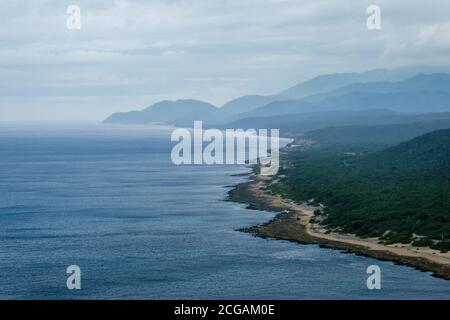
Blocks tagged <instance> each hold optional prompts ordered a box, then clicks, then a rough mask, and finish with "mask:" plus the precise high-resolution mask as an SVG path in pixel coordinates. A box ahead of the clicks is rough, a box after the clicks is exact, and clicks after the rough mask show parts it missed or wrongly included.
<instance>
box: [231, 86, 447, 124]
mask: <svg viewBox="0 0 450 320" xmlns="http://www.w3.org/2000/svg"><path fill="white" fill-rule="evenodd" d="M371 109H388V110H391V111H396V112H404V113H433V112H450V94H447V93H440V92H436V93H433V92H409V93H372V92H351V93H348V94H345V95H342V96H337V97H331V98H328V99H324V100H323V101H319V102H308V101H303V100H288V101H275V102H271V103H269V104H268V105H265V106H263V107H260V108H257V109H255V110H253V111H250V112H247V113H243V114H239V115H237V116H235V117H234V119H233V120H235V121H236V120H239V119H244V118H257V117H269V116H272V117H273V116H281V115H288V114H300V113H311V112H321V111H331V110H371Z"/></svg>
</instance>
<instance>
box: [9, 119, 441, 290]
mask: <svg viewBox="0 0 450 320" xmlns="http://www.w3.org/2000/svg"><path fill="white" fill-rule="evenodd" d="M170 133H171V129H170V128H164V127H132V126H106V125H101V124H95V123H83V124H81V123H64V124H58V125H55V124H51V123H40V124H31V123H28V124H25V123H24V124H19V123H1V124H0V299H449V298H450V281H447V280H443V279H439V278H435V277H432V276H431V274H430V273H427V272H421V271H418V270H416V269H414V268H411V267H407V266H401V265H396V264H394V263H391V262H387V261H378V260H375V259H371V258H367V257H363V256H357V255H354V254H348V253H344V252H340V251H337V250H331V249H324V248H320V247H318V246H316V245H300V244H297V243H291V242H288V241H280V240H271V239H261V238H257V237H254V236H252V235H251V234H247V233H242V232H239V231H237V229H239V228H243V227H249V226H252V225H255V224H259V223H262V222H265V221H267V220H269V219H270V218H272V217H273V216H274V214H273V213H268V212H262V211H256V210H249V209H246V208H245V206H244V205H241V204H236V203H232V202H228V201H225V200H226V196H227V192H228V191H229V190H230V189H231V187H232V186H233V185H235V184H237V183H240V182H243V181H245V180H246V179H247V178H246V177H244V176H239V174H241V173H245V172H248V171H249V170H250V169H249V168H248V167H247V166H245V165H222V166H207V165H196V166H194V165H192V166H176V165H174V164H172V162H171V158H170V151H171V148H172V146H173V145H174V143H172V142H171V141H170ZM70 265H77V266H79V267H80V269H81V290H69V289H67V286H66V280H67V277H68V275H67V274H66V269H67V267H68V266H70ZM370 265H378V266H379V267H380V268H381V286H382V287H381V290H369V289H367V286H366V280H367V277H368V275H367V274H366V269H367V267H368V266H370Z"/></svg>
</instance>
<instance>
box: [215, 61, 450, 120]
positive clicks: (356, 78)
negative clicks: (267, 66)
mask: <svg viewBox="0 0 450 320" xmlns="http://www.w3.org/2000/svg"><path fill="white" fill-rule="evenodd" d="M442 70H445V71H449V72H450V69H449V68H442V67H440V68H434V67H425V66H418V67H403V68H397V69H393V70H386V69H377V70H371V71H367V72H362V73H335V74H327V75H320V76H317V77H314V78H312V79H310V80H308V81H304V82H301V83H299V84H297V85H295V86H293V87H291V88H289V89H287V90H283V91H281V92H280V93H278V94H275V95H271V96H261V95H248V96H243V97H239V98H236V99H233V100H231V101H229V102H227V103H226V104H224V105H223V106H222V108H221V109H222V110H223V111H224V113H225V114H226V115H236V114H240V113H246V112H249V111H252V110H254V109H256V108H259V107H262V106H263V105H267V104H269V103H271V102H275V101H285V100H308V101H309V100H312V101H317V100H320V97H321V94H323V93H327V92H330V91H334V90H336V89H339V88H342V87H345V86H348V85H351V84H356V83H368V82H379V81H401V80H404V79H407V78H410V77H412V76H414V75H416V74H418V73H424V72H425V73H432V72H439V71H441V72H442Z"/></svg>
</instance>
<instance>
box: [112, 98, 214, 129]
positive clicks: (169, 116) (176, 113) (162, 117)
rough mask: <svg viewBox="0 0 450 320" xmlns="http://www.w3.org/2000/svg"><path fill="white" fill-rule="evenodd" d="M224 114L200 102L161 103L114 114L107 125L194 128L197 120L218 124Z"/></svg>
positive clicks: (210, 105) (178, 101)
mask: <svg viewBox="0 0 450 320" xmlns="http://www.w3.org/2000/svg"><path fill="white" fill-rule="evenodd" d="M221 119H222V112H221V111H220V109H218V108H217V107H215V106H213V105H212V104H209V103H206V102H203V101H198V100H177V101H161V102H158V103H155V104H154V105H151V106H150V107H148V108H146V109H144V110H142V111H130V112H119V113H114V114H113V115H111V116H110V117H108V118H107V119H106V120H105V121H104V122H105V123H122V124H145V123H161V124H170V125H177V126H192V124H193V122H194V121H195V120H203V121H204V122H207V123H217V122H219V121H221Z"/></svg>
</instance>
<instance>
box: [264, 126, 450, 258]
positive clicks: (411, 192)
mask: <svg viewBox="0 0 450 320" xmlns="http://www.w3.org/2000/svg"><path fill="white" fill-rule="evenodd" d="M374 150H375V149H373V150H370V148H369V147H367V146H366V147H364V148H362V147H360V148H358V147H353V148H352V149H346V148H345V147H343V146H335V147H324V146H316V147H309V148H306V149H293V150H291V151H290V152H288V153H287V154H285V155H283V157H282V166H281V169H280V172H279V174H280V176H282V177H284V178H281V179H280V180H279V182H275V181H274V182H273V184H272V185H271V189H272V191H274V192H276V193H280V194H282V195H284V196H286V197H289V198H291V199H293V200H296V201H299V202H302V201H311V200H312V203H313V204H315V205H318V204H323V205H324V206H325V210H321V211H322V219H320V221H321V223H322V224H324V225H326V226H327V228H328V229H329V230H336V231H340V232H344V233H352V234H355V235H357V236H360V237H379V238H380V239H381V240H382V241H383V242H385V243H387V244H390V243H411V242H412V241H413V240H414V239H415V238H414V235H413V234H415V235H419V236H421V237H425V238H422V239H421V240H415V245H418V246H419V245H420V246H430V247H432V248H434V249H438V250H442V251H446V250H450V129H446V130H438V131H434V132H432V133H429V134H426V135H423V136H420V137H417V138H414V139H413V140H410V141H407V142H404V143H401V144H399V145H397V146H394V147H391V148H388V149H385V150H382V151H374ZM319 213H320V212H319V211H316V215H315V216H316V221H317V220H318V219H317V218H318V215H319Z"/></svg>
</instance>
